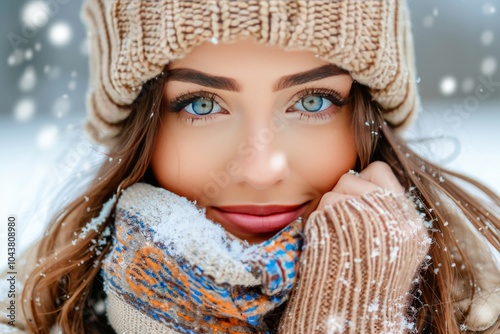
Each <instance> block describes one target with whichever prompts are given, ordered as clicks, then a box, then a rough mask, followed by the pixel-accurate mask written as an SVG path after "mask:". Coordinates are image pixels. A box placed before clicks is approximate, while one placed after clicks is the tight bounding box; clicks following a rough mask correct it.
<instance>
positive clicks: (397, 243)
mask: <svg viewBox="0 0 500 334" xmlns="http://www.w3.org/2000/svg"><path fill="white" fill-rule="evenodd" d="M320 207H322V208H323V207H324V209H321V210H316V211H315V212H313V213H312V214H311V216H310V217H309V219H308V221H307V223H306V226H305V229H304V233H305V240H304V247H303V253H302V256H301V264H300V270H299V280H298V284H297V287H296V289H294V291H293V294H292V296H291V298H290V302H289V303H288V305H287V309H286V311H285V313H284V315H283V317H282V318H281V323H280V333H403V332H407V330H408V329H411V327H412V325H413V324H412V323H411V321H410V320H409V319H406V313H407V312H406V311H407V307H408V302H409V297H410V293H409V292H410V290H411V286H412V284H413V283H414V279H415V276H416V273H417V271H418V270H419V268H420V266H421V264H422V262H423V260H424V258H425V255H426V254H427V251H428V248H429V244H430V238H429V237H428V236H427V233H426V230H425V228H424V226H423V222H422V219H421V217H420V216H419V215H418V213H417V211H416V209H415V207H414V204H413V203H412V202H411V201H410V200H409V199H408V198H407V197H406V195H405V194H404V189H403V187H402V186H401V185H400V184H399V182H398V181H397V179H396V177H395V176H394V174H392V171H390V168H389V166H388V165H386V164H384V163H372V164H371V165H370V166H368V167H367V168H366V169H365V170H364V171H363V172H362V173H360V175H359V176H356V175H350V174H346V175H344V176H342V178H341V180H340V181H339V182H338V184H337V185H336V186H335V188H334V189H333V190H332V191H331V192H329V193H327V194H326V195H325V196H323V198H322V200H321V202H320Z"/></svg>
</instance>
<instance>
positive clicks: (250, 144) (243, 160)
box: [237, 128, 290, 190]
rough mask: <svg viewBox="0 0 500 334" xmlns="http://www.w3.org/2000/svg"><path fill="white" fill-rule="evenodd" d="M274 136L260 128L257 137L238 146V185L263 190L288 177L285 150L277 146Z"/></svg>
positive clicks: (265, 129) (267, 130) (266, 129)
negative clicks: (239, 170) (239, 168)
mask: <svg viewBox="0 0 500 334" xmlns="http://www.w3.org/2000/svg"><path fill="white" fill-rule="evenodd" d="M275 136H277V134H275V133H273V132H272V131H271V130H270V129H269V128H261V129H260V131H258V133H257V135H254V136H251V137H249V138H251V139H250V140H247V141H245V142H243V143H242V144H241V145H239V147H238V158H237V160H238V163H239V165H240V166H241V168H242V169H241V173H240V174H239V175H238V176H237V182H238V183H240V184H247V185H249V186H251V187H253V188H254V189H258V190H265V189H268V188H270V187H272V186H273V185H276V184H279V183H280V182H281V181H283V180H284V179H285V178H286V177H287V176H288V175H289V172H290V170H289V163H288V158H287V150H286V149H287V148H286V147H281V146H280V145H278V143H277V142H278V140H277V139H276V138H275Z"/></svg>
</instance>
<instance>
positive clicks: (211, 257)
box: [102, 183, 302, 333]
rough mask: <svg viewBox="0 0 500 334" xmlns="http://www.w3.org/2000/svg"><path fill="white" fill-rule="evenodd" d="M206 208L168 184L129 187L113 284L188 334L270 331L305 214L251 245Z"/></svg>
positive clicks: (119, 216) (121, 209)
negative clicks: (207, 214)
mask: <svg viewBox="0 0 500 334" xmlns="http://www.w3.org/2000/svg"><path fill="white" fill-rule="evenodd" d="M204 213H205V211H204V210H201V209H199V208H197V207H196V205H195V204H194V203H192V202H190V201H189V200H187V199H186V198H185V197H181V196H179V195H176V194H174V193H172V192H170V191H167V190H165V189H162V188H156V187H153V186H151V185H148V184H144V183H138V184H135V185H133V186H131V187H129V188H128V189H126V190H124V192H123V194H122V195H121V197H120V200H119V202H118V204H117V208H116V217H115V231H114V233H113V245H112V248H111V250H110V252H109V254H108V255H107V256H106V259H105V261H104V262H103V269H102V273H103V277H104V280H105V289H106V290H107V292H108V293H109V292H113V293H115V294H116V295H118V296H119V298H121V299H122V300H123V301H125V302H126V303H128V304H129V305H131V306H133V307H134V308H135V309H137V310H138V311H140V312H143V313H145V314H147V315H148V316H149V317H151V318H152V319H154V320H156V321H159V322H162V323H163V324H165V325H166V326H167V327H169V328H171V329H173V330H175V331H178V332H181V333H195V332H196V333H210V332H216V331H222V332H232V333H252V332H268V327H267V326H266V324H265V322H264V319H265V317H266V315H269V314H270V313H271V312H272V311H273V310H275V309H276V308H277V307H278V306H279V305H280V304H282V303H283V302H285V301H286V300H287V298H288V297H289V294H290V291H291V289H292V286H293V285H294V283H295V280H296V272H297V269H298V259H299V255H300V249H301V246H302V234H301V233H302V232H301V230H302V226H301V225H302V223H301V221H300V219H298V220H296V221H295V222H293V223H292V224H291V225H289V226H288V227H287V228H285V229H284V230H282V231H281V232H280V233H278V234H277V235H276V236H274V237H273V238H271V239H270V240H268V241H265V242H263V243H261V244H257V245H252V246H250V245H248V244H246V243H245V242H242V241H240V240H239V239H236V238H234V237H233V236H231V235H229V234H228V233H227V232H226V231H225V230H224V229H223V228H222V227H221V226H220V225H218V224H215V223H214V222H212V221H210V220H208V219H207V218H206V217H205V214H204Z"/></svg>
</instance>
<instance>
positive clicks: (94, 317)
mask: <svg viewBox="0 0 500 334" xmlns="http://www.w3.org/2000/svg"><path fill="white" fill-rule="evenodd" d="M163 84H164V78H163V76H160V77H158V78H155V79H153V80H151V81H149V82H148V83H146V84H145V85H144V87H143V90H142V92H141V94H140V95H139V97H138V98H137V100H136V101H135V103H134V105H133V108H132V112H131V115H130V116H129V117H128V119H127V120H126V121H125V122H124V124H122V126H123V131H121V133H120V135H119V137H118V138H116V141H115V143H116V144H115V146H113V147H112V148H111V149H110V151H109V156H110V158H112V163H110V162H108V161H106V162H105V163H104V164H103V165H102V167H101V169H100V171H99V173H98V176H99V177H98V179H97V180H95V181H94V182H93V183H92V184H91V185H90V187H89V188H88V190H87V191H86V192H85V194H82V196H80V197H78V198H77V199H76V200H74V201H73V202H72V203H70V204H69V205H68V206H67V207H66V208H64V210H62V211H61V212H60V213H59V214H58V215H56V217H55V218H54V219H53V220H52V221H51V223H50V225H49V227H48V234H46V235H47V236H46V237H45V238H44V239H43V240H42V241H41V244H40V247H39V251H38V257H39V258H40V260H39V264H38V266H37V267H36V268H35V270H34V271H33V272H32V274H31V275H30V277H29V278H28V280H27V282H26V285H25V288H24V291H23V299H24V300H26V301H27V302H26V304H25V305H24V311H25V314H26V318H27V319H30V322H29V323H28V326H29V330H31V331H33V332H37V333H49V331H50V328H51V327H52V326H53V325H54V324H57V325H58V326H60V328H61V329H62V330H63V332H65V333H83V332H87V333H89V332H98V333H104V332H106V330H107V329H109V330H110V328H109V327H107V325H106V320H105V316H102V315H99V314H95V313H94V312H93V308H92V306H93V304H94V303H95V302H96V300H98V299H99V298H100V297H102V295H103V292H102V280H101V277H100V274H99V271H100V264H101V261H102V260H103V258H104V256H105V254H106V252H107V251H108V249H109V248H110V243H111V241H110V238H109V234H110V233H109V229H111V230H112V228H113V223H114V217H113V215H110V216H109V217H108V218H106V219H105V221H104V222H103V223H102V224H100V225H98V228H96V231H95V230H89V231H88V232H87V233H86V234H85V237H84V238H83V239H82V238H78V237H77V236H78V235H79V233H81V231H82V229H83V228H84V227H85V226H86V224H87V223H88V222H89V221H90V220H91V219H92V218H93V217H96V216H97V215H98V213H99V211H100V210H101V208H102V206H103V204H104V202H106V201H107V200H108V199H110V198H112V197H113V195H115V194H116V195H117V196H119V194H120V191H121V190H122V189H124V188H126V187H128V186H130V185H132V184H134V183H136V182H139V181H143V182H150V183H153V182H154V178H153V177H152V175H151V172H150V170H149V163H150V160H151V151H152V147H153V144H154V138H155V135H156V132H157V128H158V126H159V124H160V119H161V115H160V111H161V110H162V97H163ZM351 97H352V102H351V103H352V110H353V121H352V126H353V128H354V131H355V137H356V145H357V150H358V164H357V168H358V169H359V170H362V169H363V168H365V167H366V166H367V165H368V164H369V163H371V162H373V161H377V160H379V161H385V162H386V163H388V164H389V165H390V166H391V167H392V170H393V172H394V173H395V174H396V176H397V177H398V179H399V181H400V182H401V184H403V185H404V187H405V188H406V189H407V190H408V191H410V190H411V191H412V193H413V194H414V195H415V196H416V197H417V198H419V200H420V202H421V203H420V204H421V210H422V212H424V213H425V215H426V219H427V220H428V221H429V222H432V224H433V228H432V229H429V233H430V235H431V237H432V238H433V240H434V242H433V245H432V247H431V249H430V251H429V258H430V259H431V260H430V261H428V262H427V263H426V264H427V268H426V270H423V271H422V273H421V276H422V278H421V279H420V283H419V286H418V287H417V288H416V289H415V291H414V293H413V294H414V296H415V298H414V301H413V304H412V306H411V307H410V311H411V312H412V313H413V315H414V316H415V320H416V324H417V328H418V332H419V333H436V334H448V333H455V332H459V331H460V330H459V322H460V321H463V319H464V318H465V317H466V316H467V310H464V314H463V315H462V316H463V317H457V315H456V314H455V312H454V311H455V310H454V307H453V303H454V296H453V294H452V288H451V287H453V286H454V284H455V283H456V281H457V279H466V281H467V282H469V281H471V282H474V280H475V275H474V270H473V268H472V266H471V265H470V263H469V262H470V261H469V259H468V256H467V253H466V252H465V251H464V250H463V249H461V248H460V245H459V244H458V243H457V242H456V238H455V236H454V235H453V233H452V228H451V227H452V226H451V225H452V224H453V222H454V221H455V222H456V223H457V224H458V221H457V220H455V219H461V218H460V217H458V216H457V215H455V216H453V215H452V212H453V209H452V207H456V208H458V209H459V210H461V212H462V213H463V214H464V215H465V217H466V219H468V220H469V221H470V223H472V225H473V226H474V227H475V228H477V229H478V230H481V231H482V232H483V233H482V234H483V235H484V237H485V238H486V239H487V240H488V241H489V242H490V243H491V244H492V245H493V246H494V248H495V249H497V250H499V251H500V234H499V228H500V219H499V217H498V215H497V213H496V212H493V210H488V208H487V207H486V206H485V205H484V204H482V203H480V202H479V200H478V199H477V198H475V197H473V196H472V195H470V194H468V193H467V192H466V191H464V189H462V188H461V187H460V186H459V185H458V184H457V183H456V182H455V181H454V179H459V180H462V181H464V182H466V183H469V184H471V185H472V186H475V187H477V188H478V189H479V190H481V191H482V192H483V193H484V194H485V195H486V196H487V197H488V198H489V199H490V200H491V203H492V205H494V206H496V207H498V205H500V198H499V197H498V196H497V195H496V194H494V193H493V192H492V191H490V190H489V189H487V188H486V187H484V186H483V185H481V184H479V183H478V182H476V181H474V180H472V179H470V178H468V177H466V176H463V175H460V174H457V173H454V172H452V171H449V170H446V169H443V168H440V167H438V166H437V165H435V164H433V163H431V162H430V161H427V160H425V159H423V158H422V157H420V156H419V155H417V154H416V153H415V152H414V151H413V150H412V149H410V147H409V146H408V145H407V144H406V143H405V142H404V141H403V140H402V139H401V138H400V137H399V136H398V135H397V133H396V132H395V131H394V130H393V129H391V128H390V126H388V125H387V124H386V123H385V122H384V120H383V116H382V113H383V112H382V110H381V108H380V107H379V106H378V105H377V104H376V102H374V101H373V100H372V98H371V96H370V94H369V92H368V89H367V88H366V87H365V86H363V85H361V84H359V83H355V84H354V85H353V88H352V90H351ZM110 160H111V159H110ZM443 180H445V182H443ZM437 203H440V205H437ZM448 221H450V222H451V223H450V226H447V224H446V223H445V222H448ZM488 225H489V226H491V227H490V228H485V227H486V226H488ZM106 229H108V230H107V231H106ZM445 249H456V250H457V252H458V253H459V254H460V256H461V258H462V263H463V265H464V266H462V268H461V270H458V268H457V267H453V266H452V263H454V262H456V260H455V259H453V258H452V257H453V255H452V254H451V252H446V251H443V250H445ZM438 268H439V269H438ZM463 268H465V269H463ZM436 269H437V270H439V274H438V275H436V274H435V270H436ZM465 293H466V295H467V296H468V297H469V298H472V297H473V294H474V289H472V288H471V289H470V290H467V291H465ZM110 331H111V330H110Z"/></svg>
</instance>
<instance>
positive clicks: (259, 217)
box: [213, 202, 309, 234]
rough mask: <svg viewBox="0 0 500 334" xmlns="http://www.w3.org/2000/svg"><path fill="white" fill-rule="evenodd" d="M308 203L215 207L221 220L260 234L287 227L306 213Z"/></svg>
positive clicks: (243, 230) (247, 231)
mask: <svg viewBox="0 0 500 334" xmlns="http://www.w3.org/2000/svg"><path fill="white" fill-rule="evenodd" d="M307 203H309V202H307ZM307 203H304V204H299V205H292V206H284V205H266V206H257V205H239V206H221V207H213V208H214V214H215V215H216V216H217V217H216V218H217V220H219V221H220V222H224V223H226V224H230V225H232V226H233V227H235V228H237V229H238V230H240V231H241V232H244V233H251V234H254V233H255V234H258V233H269V232H277V231H279V230H281V229H283V228H285V227H286V226H287V225H289V224H290V223H291V222H293V221H295V219H297V218H298V217H300V216H301V215H302V214H303V213H304V211H305V209H306V204H307Z"/></svg>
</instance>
